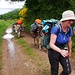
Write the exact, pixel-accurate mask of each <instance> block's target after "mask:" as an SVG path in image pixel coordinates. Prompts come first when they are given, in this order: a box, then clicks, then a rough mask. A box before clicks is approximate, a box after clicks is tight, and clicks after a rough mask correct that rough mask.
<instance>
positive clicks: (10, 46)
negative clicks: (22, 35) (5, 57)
mask: <svg viewBox="0 0 75 75" xmlns="http://www.w3.org/2000/svg"><path fill="white" fill-rule="evenodd" d="M13 37H14V36H13V35H12V28H8V29H7V30H6V34H5V35H4V36H3V39H6V40H7V41H8V50H9V53H10V55H11V56H12V57H14V54H15V46H14V43H13V41H12V40H11V39H12V38H13Z"/></svg>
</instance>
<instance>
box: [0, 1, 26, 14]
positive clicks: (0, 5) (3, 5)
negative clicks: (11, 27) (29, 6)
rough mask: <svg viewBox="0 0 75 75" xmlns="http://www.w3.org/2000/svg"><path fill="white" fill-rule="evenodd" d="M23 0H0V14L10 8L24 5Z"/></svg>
mask: <svg viewBox="0 0 75 75" xmlns="http://www.w3.org/2000/svg"><path fill="white" fill-rule="evenodd" d="M24 3H25V2H24V1H21V2H9V1H5V0H0V14H4V13H7V12H9V11H11V10H14V9H17V8H22V7H23V5H24Z"/></svg>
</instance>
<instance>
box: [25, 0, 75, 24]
mask: <svg viewBox="0 0 75 75" xmlns="http://www.w3.org/2000/svg"><path fill="white" fill-rule="evenodd" d="M74 4H75V1H74V0H69V1H68V0H26V3H25V7H26V8H28V12H27V16H26V17H25V22H26V23H27V24H28V25H31V23H33V22H34V20H35V19H37V18H39V19H41V20H43V19H51V18H55V19H59V20H60V19H61V14H62V12H63V11H65V10H73V11H75V9H74V8H75V6H74Z"/></svg>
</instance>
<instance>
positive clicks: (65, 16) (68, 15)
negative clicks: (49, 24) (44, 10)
mask: <svg viewBox="0 0 75 75" xmlns="http://www.w3.org/2000/svg"><path fill="white" fill-rule="evenodd" d="M65 20H75V15H74V12H73V11H72V10H67V11H64V12H63V13H62V18H61V20H60V21H65Z"/></svg>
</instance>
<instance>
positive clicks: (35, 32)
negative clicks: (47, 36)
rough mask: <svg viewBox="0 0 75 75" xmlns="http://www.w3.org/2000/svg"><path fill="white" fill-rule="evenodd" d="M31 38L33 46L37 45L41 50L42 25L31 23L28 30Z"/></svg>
mask: <svg viewBox="0 0 75 75" xmlns="http://www.w3.org/2000/svg"><path fill="white" fill-rule="evenodd" d="M30 33H31V36H32V38H33V40H34V45H37V46H38V48H39V49H40V50H41V49H42V25H39V24H37V23H35V22H34V23H33V24H32V25H31V28H30Z"/></svg>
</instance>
